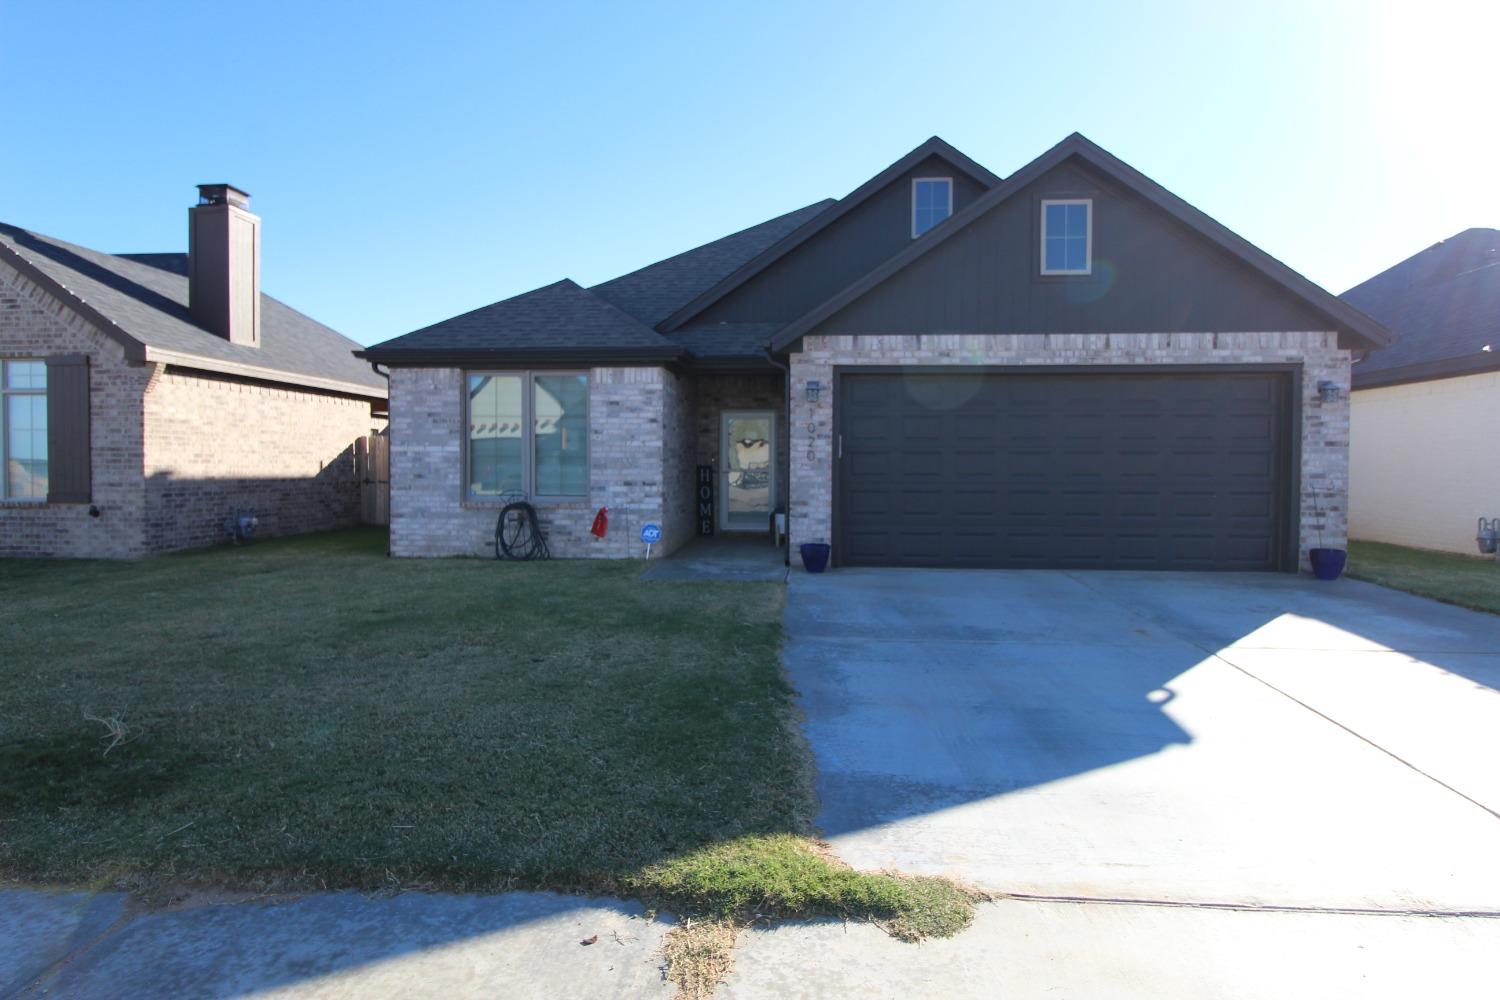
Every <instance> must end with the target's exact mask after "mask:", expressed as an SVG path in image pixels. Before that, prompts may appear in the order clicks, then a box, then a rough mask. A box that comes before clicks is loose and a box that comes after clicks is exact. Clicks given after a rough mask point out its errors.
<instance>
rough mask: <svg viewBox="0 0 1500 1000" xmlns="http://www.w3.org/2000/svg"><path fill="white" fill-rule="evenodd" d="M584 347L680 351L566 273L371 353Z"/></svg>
mask: <svg viewBox="0 0 1500 1000" xmlns="http://www.w3.org/2000/svg"><path fill="white" fill-rule="evenodd" d="M585 349H588V350H598V351H600V352H606V351H610V350H614V351H628V352H646V353H650V352H655V353H659V354H661V355H663V356H670V355H675V354H680V353H681V351H680V350H678V349H677V348H674V347H673V346H672V345H671V344H669V343H668V342H667V341H666V340H664V339H663V338H662V336H661V334H659V333H657V332H656V331H655V330H653V329H651V328H650V327H648V326H646V325H644V324H643V323H641V322H640V321H639V320H637V319H635V318H634V317H632V316H628V315H626V314H625V313H624V312H622V311H621V310H619V309H617V308H616V307H615V306H613V305H611V304H610V303H608V302H606V301H604V300H603V299H601V298H599V297H598V296H596V295H594V294H592V293H591V292H589V291H587V290H586V289H584V288H581V287H579V285H578V284H577V283H576V282H574V281H573V280H571V279H569V278H564V279H563V280H561V281H558V282H554V283H553V284H550V285H545V286H543V287H541V288H537V289H534V290H532V291H529V292H523V293H522V294H520V295H517V296H514V297H512V298H509V299H504V300H502V301H500V302H493V303H491V304H490V305H487V306H481V307H480V308H478V309H475V310H472V311H471V312H466V313H464V314H463V315H461V316H454V317H453V318H452V319H445V320H443V321H442V322H441V323H434V324H433V325H432V326H428V327H423V328H422V329H420V330H416V331H413V332H412V333H408V334H406V335H405V336H402V337H397V338H396V339H395V340H388V341H386V342H385V343H383V344H380V345H379V346H378V347H374V348H371V349H370V350H369V352H368V354H367V356H369V357H374V358H377V359H378V360H381V361H385V360H391V361H393V362H395V363H400V356H401V355H402V353H403V352H406V353H407V354H409V355H419V354H431V353H433V352H464V351H467V352H485V351H560V352H565V351H570V350H585Z"/></svg>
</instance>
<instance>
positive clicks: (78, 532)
mask: <svg viewBox="0 0 1500 1000" xmlns="http://www.w3.org/2000/svg"><path fill="white" fill-rule="evenodd" d="M198 190H199V194H200V197H199V203H198V204H197V205H196V206H194V207H192V208H190V209H189V211H188V216H189V248H190V249H189V252H188V253H186V254H180V253H161V254H108V253H101V252H99V251H97V250H90V249H87V248H86V247H80V246H74V245H72V244H69V243H64V242H63V241H61V240H58V239H54V238H52V237H50V236H43V235H41V234H40V233H34V232H30V231H28V230H25V229H20V228H17V227H15V226H8V225H0V387H3V388H0V396H3V400H0V441H3V447H4V456H3V457H4V461H3V463H0V472H3V480H0V555H9V556H82V557H135V556H142V555H147V554H150V553H156V552H165V551H169V550H172V549H181V548H188V547H192V546H200V545H208V544H211V543H214V542H216V541H221V540H224V539H225V538H226V537H228V535H227V532H226V529H225V521H226V520H227V519H229V518H234V517H239V516H242V515H250V514H253V515H254V517H255V518H256V519H257V520H258V525H257V527H256V531H257V533H258V534H263V535H280V534H291V533H295V532H303V531H315V530H319V529H324V528H334V527H339V526H343V525H347V524H351V523H354V521H355V520H356V519H357V514H358V511H359V484H358V482H357V481H356V479H355V475H354V463H353V457H352V448H353V447H354V443H355V441H356V440H357V439H358V438H360V437H361V436H362V435H365V434H368V433H370V431H371V429H372V428H375V427H382V426H383V425H384V421H385V418H384V414H385V398H386V385H385V380H384V379H383V378H381V377H380V376H378V375H377V374H375V372H373V371H372V370H371V369H370V367H369V366H368V365H366V364H365V363H364V362H361V361H359V360H358V359H356V358H355V357H354V356H353V353H352V352H353V351H354V350H355V349H356V348H357V347H358V346H359V345H358V344H356V343H354V342H353V341H351V340H348V339H347V338H345V337H342V336H340V335H339V334H338V333H335V332H334V331H333V330H330V329H329V328H328V327H326V326H323V325H322V324H321V323H318V322H315V321H314V320H312V319H309V318H308V317H306V316H304V315H302V314H301V313H299V312H297V311H296V310H294V309H292V308H290V307H288V306H286V305H283V304H282V303H281V302H278V301H277V300H276V299H273V298H272V297H270V296H269V295H264V294H262V293H261V291H260V219H259V218H257V217H256V216H255V215H253V214H251V213H250V210H249V197H248V196H247V195H246V194H245V193H244V192H242V191H239V190H238V189H236V188H233V187H230V186H229V185H227V184H205V185H201V186H200V187H199V189H198Z"/></svg>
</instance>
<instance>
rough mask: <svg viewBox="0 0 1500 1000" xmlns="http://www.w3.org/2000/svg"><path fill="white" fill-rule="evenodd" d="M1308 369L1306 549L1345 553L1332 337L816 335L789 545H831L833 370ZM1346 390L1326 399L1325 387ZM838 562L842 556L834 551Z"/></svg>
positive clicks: (1337, 352) (799, 423)
mask: <svg viewBox="0 0 1500 1000" xmlns="http://www.w3.org/2000/svg"><path fill="white" fill-rule="evenodd" d="M1287 363H1292V364H1298V365H1301V366H1302V385H1301V387H1300V388H1301V393H1302V397H1301V398H1302V428H1301V449H1302V463H1301V545H1300V560H1301V564H1302V565H1303V567H1304V568H1305V567H1306V564H1307V549H1308V548H1309V547H1310V546H1314V545H1317V544H1319V540H1320V538H1321V544H1323V545H1326V546H1330V547H1342V546H1344V545H1345V544H1346V538H1347V534H1348V491H1349V352H1348V351H1345V350H1341V349H1339V347H1338V338H1337V335H1336V334H1334V333H1331V332H1321V331H1317V332H1290V333H1172V334H1167V333H1115V334H1001V335H984V336H959V335H943V336H939V335H912V336H889V335H879V336H876V335H870V336H860V337H852V336H841V337H822V336H809V337H805V338H803V343H802V350H801V352H799V353H797V354H793V355H792V356H791V368H792V393H791V421H790V422H791V486H792V506H791V527H790V532H791V542H792V546H793V550H794V551H795V549H796V547H797V546H798V545H800V544H801V543H803V542H827V541H831V540H832V539H831V537H830V535H831V532H832V527H833V507H832V500H833V458H832V446H833V428H834V426H835V424H834V413H833V408H834V400H833V397H832V393H830V392H825V393H824V394H823V397H822V398H821V399H819V400H818V402H816V403H810V402H808V401H807V393H806V386H807V383H808V381H809V380H814V379H816V380H818V381H820V382H822V383H823V385H824V386H825V387H826V386H831V385H832V382H833V371H834V368H835V367H844V366H850V367H853V366H858V365H949V366H957V365H1133V364H1136V365H1169V364H1182V365H1205V364H1241V365H1243V364H1287ZM1323 380H1328V381H1332V382H1333V383H1334V384H1336V385H1337V386H1338V387H1339V392H1340V398H1339V400H1338V401H1337V402H1335V403H1321V402H1319V401H1318V399H1317V397H1318V391H1317V386H1318V383H1319V382H1320V381H1323ZM834 558H835V559H837V558H838V553H836V552H835V553H834Z"/></svg>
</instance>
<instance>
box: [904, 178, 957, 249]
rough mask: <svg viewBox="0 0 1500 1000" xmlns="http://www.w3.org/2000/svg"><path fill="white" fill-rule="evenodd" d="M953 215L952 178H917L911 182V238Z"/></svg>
mask: <svg viewBox="0 0 1500 1000" xmlns="http://www.w3.org/2000/svg"><path fill="white" fill-rule="evenodd" d="M952 214H953V178H952V177H916V178H913V179H912V182H911V238H912V239H916V238H917V237H918V236H921V235H922V234H923V233H925V232H927V230H929V229H931V228H932V227H933V226H935V225H937V224H938V223H939V222H942V221H943V220H944V219H946V218H947V217H948V216H950V215H952Z"/></svg>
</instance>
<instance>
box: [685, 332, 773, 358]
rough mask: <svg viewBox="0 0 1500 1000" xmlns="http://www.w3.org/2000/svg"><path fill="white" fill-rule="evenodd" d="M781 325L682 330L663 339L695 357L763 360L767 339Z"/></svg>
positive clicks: (767, 343) (767, 345) (768, 340)
mask: <svg viewBox="0 0 1500 1000" xmlns="http://www.w3.org/2000/svg"><path fill="white" fill-rule="evenodd" d="M785 325H786V324H785V323H714V324H711V325H708V326H685V327H683V328H681V329H680V330H673V331H672V332H671V333H668V334H664V336H665V337H666V338H667V339H668V340H670V341H671V342H672V343H674V344H680V345H682V346H683V347H685V348H687V349H688V350H689V351H691V352H692V353H693V355H694V356H695V357H700V358H704V359H714V358H749V357H757V358H760V357H765V353H766V348H767V347H770V346H771V339H772V338H773V337H775V336H776V332H777V331H778V330H780V329H781V328H782V327H784V326H785Z"/></svg>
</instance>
